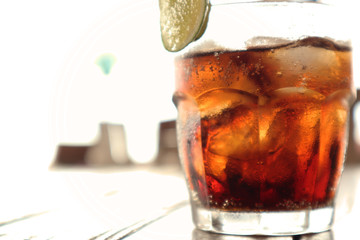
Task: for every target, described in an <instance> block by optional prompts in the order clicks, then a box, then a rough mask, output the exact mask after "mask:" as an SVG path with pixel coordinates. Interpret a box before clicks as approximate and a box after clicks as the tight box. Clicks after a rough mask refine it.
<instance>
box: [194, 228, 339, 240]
mask: <svg viewBox="0 0 360 240" xmlns="http://www.w3.org/2000/svg"><path fill="white" fill-rule="evenodd" d="M192 240H334V237H333V233H332V231H327V232H322V233H316V234H304V235H295V236H234V235H223V234H217V233H210V232H205V231H201V230H197V229H195V230H194V231H193V234H192Z"/></svg>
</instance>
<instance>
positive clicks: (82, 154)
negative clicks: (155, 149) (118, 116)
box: [54, 123, 131, 166]
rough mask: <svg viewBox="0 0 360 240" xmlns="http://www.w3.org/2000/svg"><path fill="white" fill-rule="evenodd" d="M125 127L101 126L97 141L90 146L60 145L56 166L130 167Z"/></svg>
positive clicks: (116, 125) (105, 124)
mask: <svg viewBox="0 0 360 240" xmlns="http://www.w3.org/2000/svg"><path fill="white" fill-rule="evenodd" d="M128 164H131V161H130V159H129V157H128V154H127V147H126V138H125V130H124V126H123V125H121V124H109V123H101V124H100V134H99V137H98V138H97V141H96V142H95V143H94V144H93V145H89V146H76V145H59V146H58V149H57V153H56V156H55V161H54V165H55V166H58V165H89V166H108V165H128Z"/></svg>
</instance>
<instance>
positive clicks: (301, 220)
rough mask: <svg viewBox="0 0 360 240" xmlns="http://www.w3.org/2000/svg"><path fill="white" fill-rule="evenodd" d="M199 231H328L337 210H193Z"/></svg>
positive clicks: (255, 233) (233, 232) (280, 232)
mask: <svg viewBox="0 0 360 240" xmlns="http://www.w3.org/2000/svg"><path fill="white" fill-rule="evenodd" d="M192 211H193V220H194V223H195V225H196V227H197V228H198V229H201V230H204V231H211V232H216V233H222V234H232V235H275V236H276V235H297V234H305V233H317V232H323V231H327V230H329V229H330V228H331V226H332V224H333V216H334V209H333V207H332V206H331V207H325V208H319V209H312V210H311V209H306V210H298V211H273V212H228V211H221V210H217V209H204V208H196V207H193V209H192Z"/></svg>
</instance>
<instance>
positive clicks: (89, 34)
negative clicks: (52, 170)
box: [0, 0, 360, 173]
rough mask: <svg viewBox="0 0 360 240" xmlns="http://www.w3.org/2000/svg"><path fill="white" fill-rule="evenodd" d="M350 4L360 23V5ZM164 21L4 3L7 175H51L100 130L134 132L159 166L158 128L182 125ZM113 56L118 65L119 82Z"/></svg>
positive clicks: (113, 8)
mask: <svg viewBox="0 0 360 240" xmlns="http://www.w3.org/2000/svg"><path fill="white" fill-rule="evenodd" d="M341 2H342V3H341V4H343V5H346V4H349V5H351V7H349V11H352V12H353V13H356V14H357V9H358V8H357V3H356V0H343V1H341ZM350 14H352V13H350ZM357 15H358V14H357ZM353 16H354V17H353V19H354V22H352V23H349V26H350V27H353V28H354V33H355V36H356V37H357V35H356V33H357V32H358V28H356V27H355V26H356V24H355V23H356V22H358V21H356V20H357V18H358V17H357V16H355V14H354V15H353ZM334 17H335V16H334ZM336 17H337V16H336ZM158 18H159V16H158V1H157V0H139V1H133V0H106V1H95V0H62V1H57V2H54V1H45V0H33V1H25V0H22V1H2V2H1V3H0V81H1V85H0V169H1V170H0V173H1V171H2V170H3V171H4V172H9V171H11V169H12V168H17V169H18V167H19V166H21V167H22V169H23V170H24V171H29V170H30V169H31V170H38V169H47V167H48V166H49V164H51V162H52V161H53V158H54V154H55V148H56V146H57V144H59V143H69V144H90V143H92V142H93V141H94V139H96V136H97V134H98V130H99V123H100V122H113V123H123V124H124V125H125V130H126V134H127V137H128V147H129V154H130V155H131V156H132V157H133V158H134V159H137V160H139V161H147V160H148V159H149V158H151V157H153V156H154V154H155V151H156V144H157V139H156V134H157V133H156V131H157V126H158V125H157V124H158V123H159V122H160V121H163V120H169V119H174V118H175V117H176V110H175V107H174V106H173V104H172V102H171V96H172V93H173V89H174V86H173V84H174V79H173V62H172V55H171V54H169V53H167V52H166V51H165V50H163V48H162V45H161V39H160V33H159V20H158ZM358 46H359V39H358V37H357V38H356V39H355V41H354V48H355V50H356V49H357V48H358ZM359 48H360V47H359ZM103 54H111V56H112V57H113V58H114V59H115V62H114V65H113V67H112V69H111V71H110V73H109V74H104V73H103V72H102V71H101V69H100V68H99V66H98V65H97V64H96V60H97V59H98V58H99V56H101V55H103ZM359 62H360V61H359V60H356V62H355V70H356V69H358V67H359ZM355 80H356V84H357V86H358V87H360V81H359V74H357V73H356V74H355ZM139 145H140V146H142V150H141V151H139V150H137V149H136V148H135V147H134V146H139Z"/></svg>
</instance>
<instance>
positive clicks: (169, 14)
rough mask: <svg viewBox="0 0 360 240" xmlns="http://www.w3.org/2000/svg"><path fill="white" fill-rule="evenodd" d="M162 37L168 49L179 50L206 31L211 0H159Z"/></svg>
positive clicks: (171, 50)
mask: <svg viewBox="0 0 360 240" xmlns="http://www.w3.org/2000/svg"><path fill="white" fill-rule="evenodd" d="M159 5H160V27H161V38H162V42H163V45H164V47H165V49H166V50H168V51H170V52H177V51H180V50H181V49H183V48H185V47H186V46H187V45H188V44H189V43H191V42H192V41H195V40H197V39H199V38H200V37H201V35H202V34H203V33H204V31H205V28H206V25H207V20H208V17H207V15H208V13H209V9H210V4H209V0H159Z"/></svg>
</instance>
